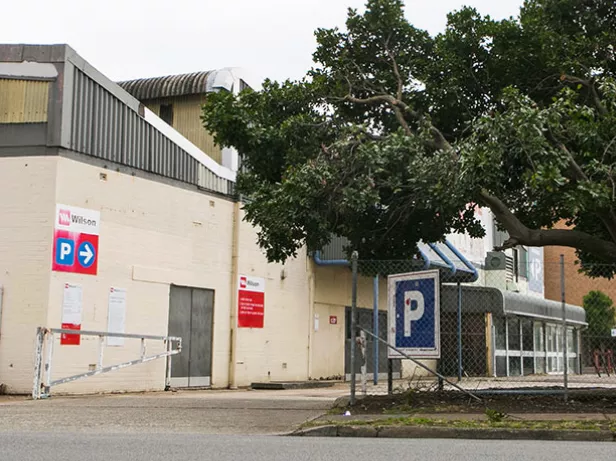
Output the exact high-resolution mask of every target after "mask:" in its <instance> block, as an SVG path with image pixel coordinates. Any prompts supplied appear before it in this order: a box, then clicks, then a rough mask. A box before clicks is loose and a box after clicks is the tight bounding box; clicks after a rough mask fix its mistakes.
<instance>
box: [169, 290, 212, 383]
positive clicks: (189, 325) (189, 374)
mask: <svg viewBox="0 0 616 461" xmlns="http://www.w3.org/2000/svg"><path fill="white" fill-rule="evenodd" d="M213 313H214V292H213V291H212V290H203V289H200V288H190V287H178V286H172V287H171V292H170V298H169V335H171V336H180V337H181V338H182V352H181V354H178V355H175V356H173V358H172V361H171V386H173V387H203V386H209V385H210V384H211V376H212V336H213V335H212V324H213Z"/></svg>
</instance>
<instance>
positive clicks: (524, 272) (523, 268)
mask: <svg viewBox="0 0 616 461" xmlns="http://www.w3.org/2000/svg"><path fill="white" fill-rule="evenodd" d="M519 264H520V269H519V272H520V277H524V278H528V250H527V249H526V248H524V247H520V262H519Z"/></svg>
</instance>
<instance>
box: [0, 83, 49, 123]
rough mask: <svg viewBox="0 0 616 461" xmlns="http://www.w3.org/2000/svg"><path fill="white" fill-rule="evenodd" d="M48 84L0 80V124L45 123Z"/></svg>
mask: <svg viewBox="0 0 616 461" xmlns="http://www.w3.org/2000/svg"><path fill="white" fill-rule="evenodd" d="M48 105H49V82H45V81H38V80H12V79H0V123H42V122H46V121H47V106H48Z"/></svg>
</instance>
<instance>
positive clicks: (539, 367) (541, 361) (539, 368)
mask: <svg viewBox="0 0 616 461" xmlns="http://www.w3.org/2000/svg"><path fill="white" fill-rule="evenodd" d="M535 367H536V369H535V373H537V374H538V375H540V374H544V373H545V358H544V357H537V358H535Z"/></svg>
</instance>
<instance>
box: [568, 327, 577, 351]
mask: <svg viewBox="0 0 616 461" xmlns="http://www.w3.org/2000/svg"><path fill="white" fill-rule="evenodd" d="M567 352H571V353H573V354H575V353H576V352H577V342H576V334H575V330H574V329H573V328H571V327H569V328H567Z"/></svg>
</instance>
